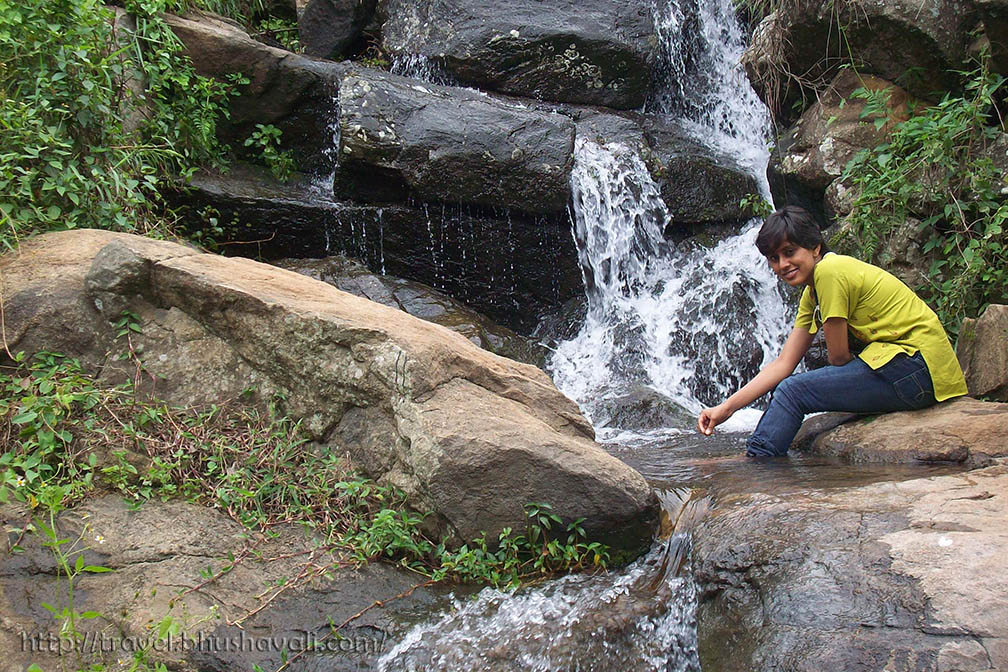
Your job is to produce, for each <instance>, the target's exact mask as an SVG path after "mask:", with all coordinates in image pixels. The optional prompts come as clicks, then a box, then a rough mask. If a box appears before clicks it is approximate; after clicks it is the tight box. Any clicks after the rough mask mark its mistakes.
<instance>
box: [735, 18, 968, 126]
mask: <svg viewBox="0 0 1008 672" xmlns="http://www.w3.org/2000/svg"><path fill="white" fill-rule="evenodd" d="M975 25H976V12H975V10H974V7H973V4H972V3H970V2H967V1H966V0H926V1H925V2H924V3H923V4H922V3H920V2H913V1H910V0H873V1H872V2H859V3H834V2H826V1H825V0H796V1H795V2H792V3H788V4H786V5H784V6H782V7H781V8H779V9H778V10H776V11H774V12H772V13H770V14H769V15H768V16H766V17H765V18H764V19H763V20H762V22H761V23H760V24H759V26H757V28H756V29H755V31H754V34H753V39H752V41H751V44H750V46H749V48H748V49H747V50H746V53H745V54H744V55H743V58H742V62H743V64H744V65H745V68H746V72H747V74H748V75H749V79H750V81H751V82H752V84H753V88H755V89H756V91H757V93H759V94H760V96H761V97H762V98H763V100H764V101H765V102H767V104H768V105H769V106H770V107H771V109H774V110H776V111H778V113H779V114H780V116H781V118H790V119H793V118H794V117H793V116H790V115H791V114H792V112H791V111H792V110H793V108H794V106H795V104H796V103H797V104H798V105H799V109H803V108H804V107H805V104H806V103H808V102H810V101H811V100H812V99H813V98H814V90H815V89H821V88H823V87H825V85H826V84H828V83H829V82H830V81H831V80H832V78H833V77H834V75H835V74H836V72H837V70H838V68H840V67H842V66H845V65H847V64H850V63H852V62H853V64H854V66H855V67H856V68H857V70H858V71H859V72H861V73H863V74H871V75H876V76H878V77H881V78H882V79H885V80H888V81H890V82H896V83H898V84H899V85H900V86H902V87H903V88H905V89H906V90H907V91H909V92H910V93H912V94H913V95H915V96H919V97H922V98H927V99H934V96H935V94H936V92H938V95H939V96H940V92H942V91H948V90H951V89H954V88H955V86H956V75H955V74H954V72H952V71H954V70H962V69H964V67H965V64H966V59H967V53H968V49H969V45H970V41H971V35H970V33H971V31H972V30H973V28H974V27H975Z"/></svg>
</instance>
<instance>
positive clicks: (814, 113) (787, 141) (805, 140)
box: [767, 70, 907, 212]
mask: <svg viewBox="0 0 1008 672" xmlns="http://www.w3.org/2000/svg"><path fill="white" fill-rule="evenodd" d="M859 89H861V90H864V91H867V92H871V94H872V95H876V96H879V97H884V98H885V100H886V104H887V105H888V108H889V112H888V114H887V115H884V114H880V113H878V112H876V111H875V109H874V108H869V110H870V111H869V113H868V114H864V112H865V108H866V105H867V101H866V100H865V99H864V98H862V97H854V95H853V94H854V92H855V91H857V90H859ZM906 118H907V94H906V92H905V91H903V90H902V89H900V88H899V87H897V86H895V85H894V84H891V83H890V82H886V81H884V80H882V79H879V78H878V77H873V76H871V75H858V74H857V73H855V72H853V71H852V70H844V71H842V72H841V73H840V74H839V75H837V77H836V78H835V79H834V80H833V82H832V83H831V84H830V86H829V87H828V88H827V89H826V91H825V92H823V93H822V94H821V95H820V96H819V98H818V100H817V101H816V102H815V103H814V104H813V105H812V106H811V107H809V108H808V109H807V110H806V111H805V112H804V113H803V114H802V116H801V118H800V119H799V120H798V123H796V124H795V125H794V126H792V127H791V128H790V129H788V130H787V131H785V132H784V134H783V135H782V136H781V137H780V139H779V140H778V142H777V146H776V147H775V149H774V151H773V153H772V154H771V157H770V165H769V166H768V167H767V177H768V179H769V181H770V190H771V192H772V193H773V198H774V203H776V204H778V205H784V204H794V205H800V206H802V207H804V208H805V209H807V210H808V211H809V212H822V211H823V197H824V193H825V192H826V189H827V187H829V186H830V184H831V183H832V182H834V181H835V180H836V179H837V178H839V177H840V175H841V174H842V173H843V171H844V168H845V167H846V166H847V163H848V162H849V161H850V160H851V159H853V158H854V156H855V155H856V154H857V153H858V152H860V151H861V150H863V149H871V148H874V147H876V146H878V145H880V144H882V143H883V142H884V141H885V139H886V137H887V136H888V134H889V133H890V132H892V129H893V127H894V126H895V125H896V124H897V123H898V122H900V121H903V120H905V119H906ZM838 190H839V187H838Z"/></svg>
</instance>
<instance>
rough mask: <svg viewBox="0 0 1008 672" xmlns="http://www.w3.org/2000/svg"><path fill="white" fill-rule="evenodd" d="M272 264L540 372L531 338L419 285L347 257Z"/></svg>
mask: <svg viewBox="0 0 1008 672" xmlns="http://www.w3.org/2000/svg"><path fill="white" fill-rule="evenodd" d="M273 263H274V264H276V265H277V266H280V267H281V268H286V269H288V270H291V271H296V272H298V273H301V274H302V275H307V276H308V277H310V278H315V279H316V280H321V281H322V282H325V283H327V284H330V285H332V286H333V287H336V288H337V289H341V290H343V291H344V292H350V293H351V294H354V295H356V296H361V297H364V298H365V299H370V300H371V301H375V302H377V303H381V304H383V305H386V306H391V307H393V308H398V309H399V310H402V311H405V312H407V313H409V314H410V315H413V316H414V317H419V318H421V319H424V320H427V321H429V322H434V323H435V324H440V325H441V326H443V327H448V328H449V329H451V330H452V331H457V332H459V333H460V334H462V335H463V336H465V337H466V338H468V339H469V340H470V341H472V342H473V343H475V344H476V345H478V346H480V347H481V348H483V349H484V350H489V351H490V352H493V353H495V354H498V355H501V356H503V357H509V358H511V359H515V360H518V361H519V362H525V363H526V364H532V365H534V366H538V367H540V368H541V367H542V366H543V362H544V361H545V359H546V350H545V349H544V348H543V347H542V346H540V345H539V344H538V343H537V342H536V341H535V340H532V339H528V338H524V337H522V336H519V335H518V334H516V333H515V332H513V331H511V330H510V329H508V328H506V327H502V326H500V325H499V324H495V323H493V322H491V321H490V320H489V319H487V318H486V317H484V316H483V315H480V314H479V313H477V312H476V311H474V310H472V309H470V308H468V307H466V306H465V305H463V304H462V303H459V302H458V301H456V300H454V299H452V298H451V297H450V296H447V295H446V294H444V293H442V292H439V291H437V290H436V289H433V288H431V287H428V286H426V285H423V284H421V283H419V282H411V281H409V280H403V279H401V278H394V277H392V276H388V275H381V274H377V273H371V272H370V271H368V269H367V268H366V267H365V266H364V265H363V264H361V263H360V262H358V261H356V260H353V259H349V258H347V257H326V258H324V259H279V260H277V261H275V262H273Z"/></svg>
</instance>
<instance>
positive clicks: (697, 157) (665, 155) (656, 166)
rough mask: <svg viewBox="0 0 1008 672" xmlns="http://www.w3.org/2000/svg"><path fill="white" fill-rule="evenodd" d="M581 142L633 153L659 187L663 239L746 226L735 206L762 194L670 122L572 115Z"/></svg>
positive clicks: (734, 165) (633, 115) (584, 112)
mask: <svg viewBox="0 0 1008 672" xmlns="http://www.w3.org/2000/svg"><path fill="white" fill-rule="evenodd" d="M571 112H572V114H575V115H576V118H577V132H578V136H579V137H585V138H589V139H591V140H592V141H594V142H597V143H599V144H606V143H612V142H616V143H620V144H623V145H626V146H627V147H630V148H631V149H633V150H635V151H636V152H637V153H638V154H639V155H640V156H641V158H642V159H643V160H644V163H645V164H646V165H647V167H648V171H649V172H650V173H651V177H652V179H654V181H655V183H656V184H657V185H658V188H659V191H660V193H661V197H662V200H663V201H664V202H665V206H666V208H667V209H668V226H667V228H666V235H669V236H671V237H675V238H679V239H681V238H683V237H685V236H687V235H690V234H692V233H695V232H697V231H699V230H701V229H702V228H704V227H707V226H710V225H715V224H725V223H729V224H735V225H738V224H739V223H741V222H744V221H747V220H748V219H749V218H750V215H749V214H748V213H747V212H745V211H744V210H743V209H742V208H741V206H740V205H739V202H740V201H741V200H742V198H743V197H744V196H746V195H748V194H754V193H758V192H759V190H760V187H759V185H758V184H757V183H756V179H755V178H754V177H753V176H752V175H751V174H750V173H749V172H748V171H746V170H744V169H743V168H742V167H740V166H739V165H737V163H736V161H735V160H734V159H732V158H731V157H729V156H726V155H724V154H721V153H719V152H717V151H715V150H713V149H710V148H709V147H706V146H704V145H703V144H702V143H701V142H699V141H698V140H697V139H695V138H693V137H692V136H690V134H689V133H688V132H687V131H686V130H685V129H684V128H683V127H682V126H681V125H680V124H679V123H677V122H676V121H675V120H674V119H671V118H667V117H661V116H654V115H644V114H636V113H625V114H621V115H615V114H612V113H609V112H601V111H597V110H572V111H571Z"/></svg>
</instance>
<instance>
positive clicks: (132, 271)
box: [0, 230, 656, 552]
mask: <svg viewBox="0 0 1008 672" xmlns="http://www.w3.org/2000/svg"><path fill="white" fill-rule="evenodd" d="M0 272H2V273H3V277H4V301H5V303H4V315H5V318H6V323H5V326H6V337H7V345H8V348H9V349H10V351H17V350H23V351H25V352H28V353H31V352H37V351H40V350H61V351H63V352H64V353H65V354H68V355H71V356H75V357H80V358H82V359H83V360H84V361H86V362H87V363H88V364H89V365H90V366H92V367H94V368H95V369H96V370H97V369H98V368H101V369H102V372H103V375H106V376H109V375H113V373H112V372H113V371H114V369H115V362H114V361H113V360H110V359H109V358H108V353H109V352H110V351H113V350H114V349H115V344H114V336H115V333H114V332H115V328H114V326H113V325H112V321H114V320H116V319H118V317H119V316H120V315H121V311H122V310H123V309H129V310H131V311H132V312H133V313H135V314H136V315H138V316H139V319H140V321H141V324H142V332H143V333H142V335H140V336H138V338H137V339H134V340H133V345H134V348H139V349H140V351H141V352H143V353H144V354H143V356H144V361H145V363H146V364H147V368H148V372H149V373H150V374H151V375H152V376H153V378H154V379H155V380H156V381H157V384H158V387H157V392H158V393H160V394H163V396H166V397H168V400H169V401H182V402H191V401H196V400H199V399H202V400H205V401H216V402H222V401H224V400H226V399H233V398H237V397H238V396H239V395H242V394H243V392H245V391H246V390H248V389H249V388H250V386H251V387H254V388H258V389H260V390H263V391H265V392H269V391H271V390H280V391H283V392H284V393H285V395H286V397H287V403H288V405H289V411H290V413H291V414H292V415H293V416H294V417H299V418H303V419H304V427H305V428H306V430H307V431H308V432H310V434H311V435H312V437H313V438H314V439H315V440H316V441H317V442H319V444H320V445H321V446H323V447H324V448H325V449H328V450H330V451H333V452H334V453H336V454H340V455H343V454H346V455H349V456H350V458H351V461H352V464H353V465H354V466H355V467H356V468H357V469H359V470H361V471H362V472H364V473H365V474H366V475H368V476H370V477H372V478H375V479H378V480H380V481H382V482H385V483H390V484H394V485H396V486H398V487H400V488H402V489H403V490H404V492H405V493H406V494H407V496H408V497H409V501H410V503H411V505H412V506H414V507H415V508H417V509H418V510H420V511H424V512H428V513H430V514H431V515H430V517H429V518H428V521H429V522H430V523H431V524H432V526H434V527H435V528H438V529H440V530H441V531H443V532H445V533H448V534H449V535H451V536H452V538H453V539H454V540H455V541H464V540H469V539H472V538H474V537H475V536H477V535H479V534H480V533H481V532H483V531H485V532H486V533H487V534H488V536H489V537H490V538H496V535H497V534H498V533H499V532H500V531H501V530H502V529H503V528H505V527H511V528H514V529H520V528H521V527H522V526H523V525H524V523H525V517H524V506H525V505H526V504H527V503H529V502H549V503H551V504H552V505H553V507H554V509H555V510H556V511H557V513H558V514H559V515H560V516H562V517H563V518H564V519H565V520H571V521H572V520H574V519H578V518H583V519H584V523H583V525H584V529H585V530H586V531H587V532H588V534H589V535H590V537H591V538H593V539H597V540H600V541H605V542H607V543H609V544H611V545H613V546H614V547H615V548H617V549H621V550H624V551H631V552H636V551H640V550H642V549H643V548H646V546H647V544H648V543H649V542H650V539H651V534H652V532H653V525H654V522H655V512H656V501H655V499H654V496H653V494H652V493H651V490H650V488H649V487H648V485H647V483H646V482H645V481H644V479H643V478H642V477H641V476H640V474H638V473H637V472H636V471H634V470H633V469H631V468H630V467H628V466H626V465H625V464H623V463H622V462H620V461H618V460H616V459H615V458H613V457H611V456H609V455H608V453H606V452H605V450H603V449H602V448H601V447H600V446H599V445H597V444H596V443H595V442H594V441H593V440H592V438H593V432H592V429H591V426H590V425H589V424H588V423H587V421H586V420H585V419H584V417H583V416H582V415H581V413H580V411H579V410H578V408H577V406H576V405H575V404H574V403H573V402H572V401H570V400H569V399H567V398H566V397H564V396H563V395H562V394H560V393H559V392H558V391H557V389H556V387H554V385H553V383H552V381H551V380H550V379H549V377H548V376H547V375H546V374H545V373H543V372H542V371H540V370H539V369H537V368H535V367H533V366H529V365H527V364H520V363H518V362H514V361H512V360H509V359H505V358H503V357H498V356H496V355H493V354H491V353H489V352H486V351H485V350H481V349H480V348H478V347H476V346H475V345H473V344H472V343H470V342H469V341H468V340H466V338H465V337H463V336H462V335H460V334H457V333H455V332H452V331H450V330H448V329H445V328H444V327H441V326H439V325H435V324H432V323H430V322H426V321H423V320H419V319H417V318H414V317H412V316H410V315H407V314H405V313H403V312H402V311H399V310H396V309H393V308H389V307H387V306H382V305H380V304H377V303H374V302H371V301H368V300H366V299H362V298H360V297H356V296H352V295H350V294H347V293H345V292H341V291H339V290H337V289H335V288H334V287H331V286H329V285H327V284H325V283H321V282H318V281H316V280H312V279H311V278H307V277H305V276H302V275H299V274H297V273H293V272H291V271H285V270H282V269H279V268H276V267H273V266H268V265H265V264H260V263H257V262H254V261H250V260H247V259H237V258H227V257H220V256H216V255H211V254H204V253H199V252H197V251H195V250H192V249H190V248H187V247H183V246H181V245H177V244H174V243H168V242H160V241H152V240H149V239H145V238H140V237H137V236H131V235H127V234H114V233H109V232H99V231H90V230H83V231H70V232H63V233H54V234H47V235H44V236H40V237H37V238H34V239H32V240H30V241H27V242H25V243H24V244H23V245H22V246H21V249H20V252H19V253H18V254H8V255H6V256H4V257H3V258H2V259H0ZM204 369H206V370H204Z"/></svg>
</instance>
